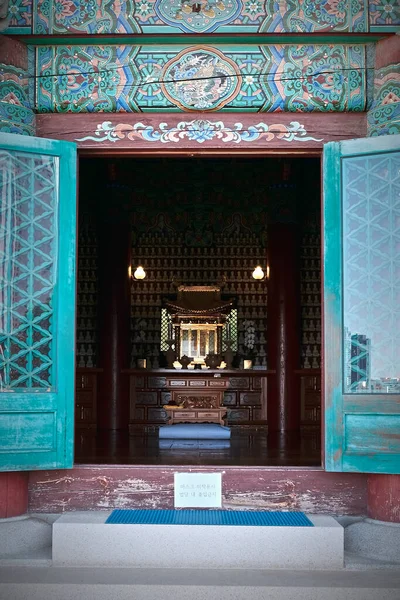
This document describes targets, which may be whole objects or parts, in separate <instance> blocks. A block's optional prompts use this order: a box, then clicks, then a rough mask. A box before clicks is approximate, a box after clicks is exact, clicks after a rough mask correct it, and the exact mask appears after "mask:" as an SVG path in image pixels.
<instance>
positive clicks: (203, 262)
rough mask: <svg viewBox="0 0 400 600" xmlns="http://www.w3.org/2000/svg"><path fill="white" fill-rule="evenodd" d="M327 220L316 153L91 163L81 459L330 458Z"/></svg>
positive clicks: (84, 224)
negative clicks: (210, 435)
mask: <svg viewBox="0 0 400 600" xmlns="http://www.w3.org/2000/svg"><path fill="white" fill-rule="evenodd" d="M320 223H321V189H320V159H319V158H318V157H302V158H298V157H285V158H284V157H277V158H274V157H271V156H266V157H245V156H243V157H240V156H237V157H233V156H231V157H217V158H216V157H213V158H211V157H200V156H194V157H191V158H186V157H185V158H183V157H158V158H155V157H154V158H153V157H144V158H139V157H117V158H112V159H111V158H103V157H94V158H89V157H87V158H81V159H80V178H79V230H78V277H77V281H78V284H77V327H76V354H77V362H76V367H77V369H76V402H75V463H76V464H120V465H126V464H136V465H138V464H139V465H146V464H147V465H163V464H164V465H168V464H169V465H204V466H207V465H216V466H217V465H228V466H229V465H232V466H246V465H248V466H291V467H293V466H319V465H321V224H320ZM189 359H190V360H189ZM202 386H203V388H204V389H203V388H202ZM211 396H212V398H213V399H214V400H213V402H216V404H215V406H211V408H210V406H209V405H208V404H207V402H208V400H209V398H211ZM182 399H183V400H182ZM204 402H206V404H204V406H203V405H202V403H204ZM185 403H186V404H185ZM207 407H208V408H207ZM217 409H218V410H220V412H219V413H218V419H219V420H220V418H222V419H223V423H224V426H225V427H228V428H229V429H230V432H231V437H230V439H229V440H218V439H217V440H208V441H207V440H203V441H200V440H197V439H194V440H189V441H188V440H186V441H185V443H181V441H180V440H175V441H174V442H173V443H170V444H169V443H168V442H165V440H164V441H163V440H161V439H160V438H159V430H160V427H161V428H168V427H171V425H168V424H167V423H168V421H170V422H171V420H174V418H175V419H176V418H178V421H179V419H180V421H181V422H188V421H189V422H191V421H192V420H193V421H194V422H199V421H200V424H202V423H207V422H209V421H210V420H211V421H212V420H213V419H214V418H215V411H216V410H217ZM199 411H200V412H199ZM201 411H203V412H202V413H201ZM200 413H201V414H200ZM179 415H181V416H179ZM201 415H203V418H200V417H201ZM207 415H208V416H207ZM162 442H163V443H162Z"/></svg>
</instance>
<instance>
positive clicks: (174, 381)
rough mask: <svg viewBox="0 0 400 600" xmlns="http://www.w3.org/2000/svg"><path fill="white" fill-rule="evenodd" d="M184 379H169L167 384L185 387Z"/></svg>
mask: <svg viewBox="0 0 400 600" xmlns="http://www.w3.org/2000/svg"><path fill="white" fill-rule="evenodd" d="M186 381H187V380H186V379H170V380H169V382H168V385H169V386H170V387H175V388H176V387H186Z"/></svg>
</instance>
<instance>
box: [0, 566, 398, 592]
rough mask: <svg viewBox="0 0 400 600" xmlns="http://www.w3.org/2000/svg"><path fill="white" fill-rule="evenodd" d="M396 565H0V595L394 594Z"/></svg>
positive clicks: (396, 578)
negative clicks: (348, 568)
mask: <svg viewBox="0 0 400 600" xmlns="http://www.w3.org/2000/svg"><path fill="white" fill-rule="evenodd" d="M399 590H400V571H392V572H382V571H368V572H365V571H362V572H360V573H357V572H347V571H343V570H341V571H281V570H278V571H273V570H269V571H261V570H239V571H238V570H235V569H230V570H200V569H193V570H186V569H119V568H109V569H107V568H103V567H102V568H59V567H51V568H41V569H32V568H26V569H23V568H19V567H14V568H7V569H1V568H0V599H1V600H83V599H84V600H110V599H112V600H132V599H133V598H134V599H135V600H168V599H170V598H171V599H173V600H187V599H188V598H190V599H191V600H399V597H400V595H399Z"/></svg>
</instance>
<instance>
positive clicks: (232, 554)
mask: <svg viewBox="0 0 400 600" xmlns="http://www.w3.org/2000/svg"><path fill="white" fill-rule="evenodd" d="M109 514H110V513H109V512H76V513H68V514H65V515H63V516H61V517H60V518H59V519H58V520H57V521H55V523H54V525H53V557H52V559H53V565H54V566H71V567H72V566H82V567H92V566H107V567H133V568H174V569H176V568H180V569H241V570H244V569H289V568H290V569H316V570H318V569H341V568H343V561H344V534H343V532H344V530H343V527H342V526H341V525H340V524H339V523H338V522H337V521H336V520H335V519H334V518H332V517H329V516H325V515H307V516H308V518H309V519H310V520H311V521H312V523H313V524H314V527H292V526H291V527H260V526H223V527H221V526H214V525H148V524H145V525H144V524H138V525H134V524H130V525H120V524H105V521H106V519H107V518H108V516H109Z"/></svg>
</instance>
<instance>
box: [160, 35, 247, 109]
mask: <svg viewBox="0 0 400 600" xmlns="http://www.w3.org/2000/svg"><path fill="white" fill-rule="evenodd" d="M162 80H163V85H162V87H163V91H164V93H165V95H166V96H167V97H168V99H169V100H170V101H171V102H172V103H173V104H175V105H176V106H179V108H181V109H183V110H204V111H206V110H217V109H219V108H222V107H223V106H224V105H225V104H226V103H227V102H230V101H231V100H232V99H233V98H234V97H235V96H236V95H237V94H238V92H239V89H240V86H241V83H242V78H241V76H240V72H239V69H238V67H237V65H236V64H235V63H234V62H233V61H232V60H230V59H228V58H227V57H226V56H224V55H223V54H222V53H221V52H219V51H218V50H216V49H215V48H213V49H209V48H203V47H200V46H198V47H196V48H194V49H193V48H191V49H190V50H184V51H182V52H180V53H179V54H178V55H177V56H176V57H175V58H173V59H172V60H170V61H169V62H168V63H167V64H166V65H165V67H164V70H163V76H162Z"/></svg>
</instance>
